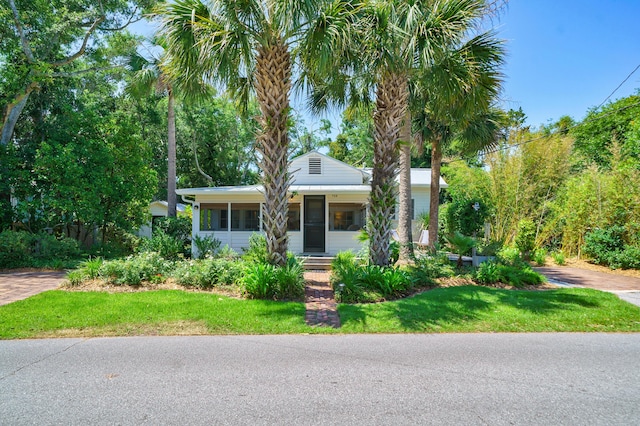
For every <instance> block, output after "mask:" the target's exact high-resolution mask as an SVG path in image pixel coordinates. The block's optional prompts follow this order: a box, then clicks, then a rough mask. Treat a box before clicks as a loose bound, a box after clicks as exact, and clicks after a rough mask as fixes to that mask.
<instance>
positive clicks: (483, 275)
mask: <svg viewBox="0 0 640 426" xmlns="http://www.w3.org/2000/svg"><path fill="white" fill-rule="evenodd" d="M476 281H478V282H479V283H481V284H494V283H498V282H501V283H505V284H510V285H512V286H514V287H522V286H524V285H538V284H540V283H542V282H544V277H543V276H542V275H541V274H539V273H537V272H536V271H534V270H533V269H531V267H530V266H529V265H527V264H525V263H520V264H516V265H513V264H503V263H497V262H494V261H489V262H483V263H481V264H480V266H479V267H478V270H477V271H476Z"/></svg>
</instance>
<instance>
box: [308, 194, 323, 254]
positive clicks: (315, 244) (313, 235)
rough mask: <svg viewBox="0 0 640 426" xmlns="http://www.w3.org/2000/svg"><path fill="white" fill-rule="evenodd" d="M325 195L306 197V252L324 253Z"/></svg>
mask: <svg viewBox="0 0 640 426" xmlns="http://www.w3.org/2000/svg"><path fill="white" fill-rule="evenodd" d="M324 210H325V207H324V195H305V197H304V251H305V252H320V253H324V251H325V248H324V230H325V218H324Z"/></svg>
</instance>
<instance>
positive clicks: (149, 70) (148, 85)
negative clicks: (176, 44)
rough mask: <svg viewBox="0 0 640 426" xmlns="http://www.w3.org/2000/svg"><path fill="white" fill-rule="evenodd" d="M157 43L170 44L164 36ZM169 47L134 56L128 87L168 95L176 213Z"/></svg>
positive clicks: (170, 187)
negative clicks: (158, 52) (147, 55)
mask: <svg viewBox="0 0 640 426" xmlns="http://www.w3.org/2000/svg"><path fill="white" fill-rule="evenodd" d="M153 41H154V44H156V45H157V46H158V47H166V43H164V42H163V40H162V39H160V38H155V39H154V40H153ZM168 62H169V60H168V56H167V52H166V50H165V51H164V53H163V54H162V56H159V57H152V58H151V59H147V58H145V57H143V56H142V55H140V54H135V55H133V56H132V57H131V58H130V61H129V65H130V68H131V69H132V70H133V71H134V72H135V74H134V76H133V79H132V81H131V83H130V84H129V87H128V90H129V92H130V93H131V94H133V95H134V96H136V97H142V96H148V95H149V94H150V93H151V92H152V91H154V92H155V93H158V94H166V96H167V215H168V216H169V217H175V216H176V203H177V197H176V112H175V87H174V84H173V82H172V81H171V76H170V74H169V72H168V69H167V64H168Z"/></svg>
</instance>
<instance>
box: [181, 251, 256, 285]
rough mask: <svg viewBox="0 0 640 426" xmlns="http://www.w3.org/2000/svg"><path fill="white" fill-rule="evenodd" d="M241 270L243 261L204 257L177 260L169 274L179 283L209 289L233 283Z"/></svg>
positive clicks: (242, 270)
mask: <svg viewBox="0 0 640 426" xmlns="http://www.w3.org/2000/svg"><path fill="white" fill-rule="evenodd" d="M243 272H244V264H243V262H240V261H236V260H231V259H225V258H206V259H198V260H191V261H183V262H179V263H178V264H177V265H176V268H175V270H174V271H173V273H172V275H171V276H172V277H173V278H174V279H175V280H176V282H177V283H178V284H180V285H183V286H187V287H196V288H201V289H209V288H212V287H215V286H220V285H235V284H237V283H238V282H239V281H240V277H241V276H242V274H243Z"/></svg>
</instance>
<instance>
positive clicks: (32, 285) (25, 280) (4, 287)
mask: <svg viewBox="0 0 640 426" xmlns="http://www.w3.org/2000/svg"><path fill="white" fill-rule="evenodd" d="M66 275H67V273H66V272H65V271H19V272H13V271H12V272H2V273H0V306H1V305H6V304H7V303H11V302H15V301H16V300H22V299H26V298H27V297H31V296H34V295H36V294H38V293H42V292H43V291H47V290H54V289H56V288H58V286H59V285H60V284H62V282H63V281H64V279H65V276H66Z"/></svg>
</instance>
